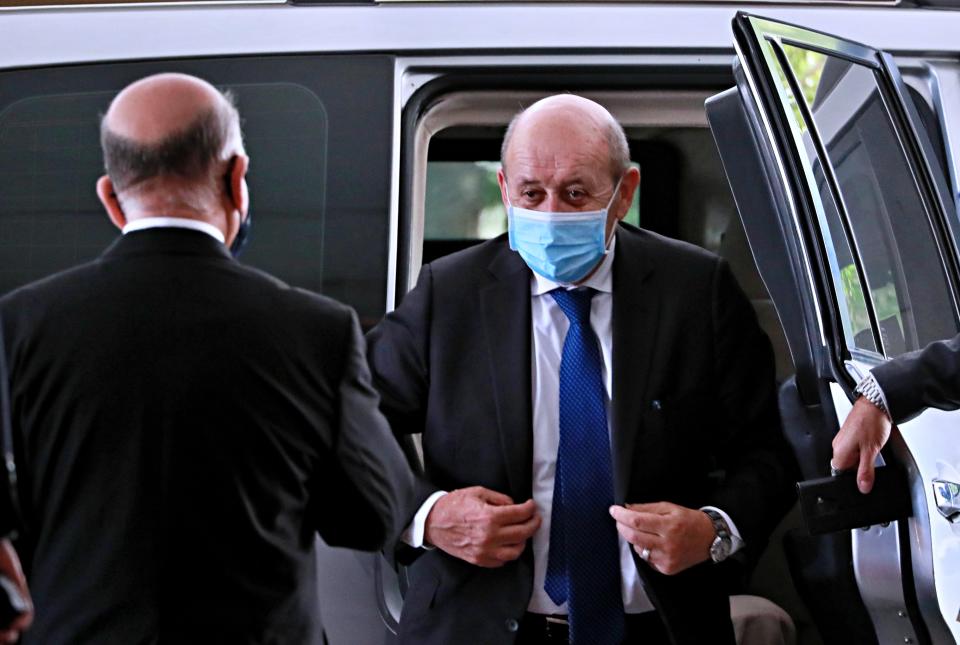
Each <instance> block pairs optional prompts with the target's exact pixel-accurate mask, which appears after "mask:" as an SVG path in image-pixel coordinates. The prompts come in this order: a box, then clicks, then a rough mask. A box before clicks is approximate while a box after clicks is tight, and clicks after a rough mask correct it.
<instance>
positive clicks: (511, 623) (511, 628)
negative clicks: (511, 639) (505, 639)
mask: <svg viewBox="0 0 960 645" xmlns="http://www.w3.org/2000/svg"><path fill="white" fill-rule="evenodd" d="M518 629H520V623H518V622H517V621H516V619H515V618H508V619H507V631H508V632H515V631H517V630H518Z"/></svg>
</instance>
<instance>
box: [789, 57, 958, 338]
mask: <svg viewBox="0 0 960 645" xmlns="http://www.w3.org/2000/svg"><path fill="white" fill-rule="evenodd" d="M783 49H784V52H785V53H786V57H787V59H788V60H789V62H790V65H791V68H792V71H793V73H794V75H795V76H796V78H797V81H798V83H799V86H800V89H801V91H802V93H803V96H802V99H801V100H803V101H804V102H805V104H806V107H807V108H808V109H809V111H810V113H811V114H812V116H813V121H814V125H815V126H816V131H817V134H818V135H819V137H820V140H821V141H822V142H823V144H824V146H825V148H826V152H827V157H828V158H827V160H826V162H827V163H829V164H830V167H831V169H832V171H833V174H834V176H835V177H836V181H837V184H838V186H839V191H840V193H839V199H840V200H841V202H840V203H839V204H838V203H836V202H835V201H834V200H835V196H834V194H833V193H832V191H831V189H830V187H829V184H828V182H827V181H826V178H825V175H824V171H823V168H822V167H821V166H820V164H821V163H823V161H824V160H821V159H819V157H818V156H817V154H816V151H815V149H814V147H813V146H812V144H811V142H810V137H809V133H806V135H807V136H805V137H804V140H805V142H806V143H807V144H808V145H807V152H808V155H809V158H810V161H811V166H812V168H813V171H814V175H815V178H816V182H817V184H818V186H819V187H820V189H821V190H820V196H821V200H822V205H823V212H822V216H823V217H824V218H825V221H821V227H822V228H823V229H824V234H825V238H826V239H827V240H829V241H828V246H829V247H830V248H828V255H830V256H831V264H832V265H833V266H832V267H831V268H832V270H833V273H834V276H833V277H834V283H835V288H836V290H837V292H838V293H840V294H842V295H843V297H842V299H841V300H842V302H840V305H841V307H840V309H841V313H842V317H843V318H844V321H843V322H844V331H845V334H846V336H847V344H848V346H849V347H850V348H851V349H861V350H867V351H876V352H879V353H882V354H884V355H886V356H888V357H893V356H897V355H899V354H902V353H904V352H907V351H912V350H914V349H919V348H921V347H923V346H925V345H926V344H928V343H929V342H931V341H934V340H938V339H942V338H948V337H951V336H953V335H955V334H956V332H957V320H956V317H955V313H954V303H953V295H952V291H951V287H950V284H949V282H948V280H947V276H946V273H945V270H944V266H943V262H942V260H941V257H940V253H939V250H938V245H937V241H936V238H935V236H934V233H933V229H932V226H931V222H930V218H929V216H928V212H927V207H926V204H925V203H924V201H923V197H922V194H921V192H920V190H919V188H918V186H917V185H916V183H915V181H914V178H913V170H912V168H911V165H910V163H909V161H908V159H907V157H906V154H905V153H904V151H903V149H902V147H901V145H900V142H899V139H898V136H897V132H896V130H895V128H894V125H893V122H892V120H891V117H890V115H889V113H888V111H887V107H886V105H885V103H884V100H883V96H882V94H881V92H880V88H879V87H878V84H877V79H876V76H875V74H874V72H873V71H872V70H870V69H869V68H867V67H865V66H862V65H859V64H856V63H852V62H849V61H846V60H843V59H841V58H838V57H834V56H830V55H826V54H822V53H819V52H814V51H810V50H806V49H802V48H800V47H794V46H791V45H784V47H783ZM791 96H792V94H791ZM794 101H796V99H794ZM793 107H794V109H795V111H796V113H797V116H798V122H800V123H803V119H802V118H801V117H800V116H799V112H800V110H799V106H797V105H794V106H793ZM841 213H845V217H843V216H842V215H841ZM867 298H869V304H870V306H871V307H872V309H873V312H874V313H875V317H876V320H875V321H871V319H870V317H869V309H868V307H867ZM877 338H879V345H880V346H879V347H878V346H877V342H876V339H877Z"/></svg>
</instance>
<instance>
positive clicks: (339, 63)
mask: <svg viewBox="0 0 960 645" xmlns="http://www.w3.org/2000/svg"><path fill="white" fill-rule="evenodd" d="M159 71H184V72H187V73H191V74H195V75H197V76H200V77H202V78H205V79H207V80H209V81H210V82H212V83H214V84H215V85H217V86H219V87H221V88H222V89H230V90H231V91H233V93H234V94H235V95H236V97H237V103H238V107H239V109H240V114H241V118H242V120H243V130H244V137H245V145H246V148H247V153H248V154H249V155H250V158H251V166H250V174H249V176H248V183H249V186H250V200H251V204H250V209H251V210H250V212H251V215H252V217H253V227H252V231H251V240H250V243H249V244H248V246H247V248H246V250H245V251H244V254H243V256H242V258H241V260H242V261H243V262H244V263H247V264H251V265H253V266H256V267H258V268H261V269H263V270H265V271H268V272H270V273H272V274H274V275H276V276H278V277H279V278H281V279H282V280H284V281H286V282H288V283H290V284H292V285H295V286H299V287H303V288H306V289H310V290H312V291H318V292H322V293H325V294H327V295H330V296H332V297H334V298H337V299H339V300H342V301H345V302H347V303H348V304H351V305H352V306H354V307H355V308H356V309H357V310H358V312H359V313H360V316H361V319H362V320H363V322H364V323H365V324H367V325H370V324H372V323H374V322H376V320H377V319H379V317H380V316H381V315H382V314H383V311H384V306H385V302H386V278H387V244H388V239H387V235H388V230H389V223H388V222H389V192H390V190H389V182H390V157H391V155H390V146H391V141H392V118H391V111H392V104H391V98H390V97H391V96H392V84H393V80H392V78H393V77H392V74H393V68H392V61H391V60H390V58H389V57H384V56H351V57H346V56H331V57H322V58H321V57H317V58H308V57H276V58H272V59H231V60H223V61H202V62H191V61H178V62H174V63H164V64H162V65H161V64H156V63H144V64H115V65H98V66H84V67H77V68H73V69H70V70H66V69H61V70H55V69H50V70H29V71H18V72H9V73H5V74H2V75H0V88H2V89H0V293H5V292H7V291H9V290H11V289H13V288H15V287H17V286H20V285H22V284H25V283H27V282H30V281H32V280H35V279H37V278H40V277H43V276H45V275H48V274H49V273H52V272H54V271H58V270H61V269H64V268H66V267H69V266H72V265H74V264H77V263H79V262H83V261H86V260H89V259H92V258H94V257H96V256H97V255H98V254H99V253H100V252H101V251H102V250H103V249H104V248H105V247H106V246H108V245H109V244H110V242H111V241H112V240H113V239H115V238H116V236H117V235H118V232H117V231H116V230H115V229H114V228H113V227H112V225H111V224H110V223H109V222H108V221H107V219H106V216H105V214H104V212H103V209H102V207H101V206H100V204H99V202H98V201H97V198H96V194H95V192H94V183H95V181H96V179H97V177H98V176H100V175H101V174H102V173H103V163H102V159H101V154H100V147H99V117H100V115H101V114H102V113H103V112H104V111H105V110H106V108H107V105H108V104H109V102H110V100H111V99H112V97H113V96H114V95H115V94H116V92H117V91H118V90H119V89H121V88H122V87H123V86H124V85H126V84H127V83H129V82H130V81H132V80H134V79H136V78H140V77H142V76H146V75H148V74H152V73H156V72H159ZM357 101H360V102H362V104H363V105H364V106H365V107H364V109H363V110H356V109H355V108H356V104H357V103H356V102H357Z"/></svg>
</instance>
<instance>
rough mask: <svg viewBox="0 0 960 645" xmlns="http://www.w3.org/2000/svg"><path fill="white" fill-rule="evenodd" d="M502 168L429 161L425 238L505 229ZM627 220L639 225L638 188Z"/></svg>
mask: <svg viewBox="0 0 960 645" xmlns="http://www.w3.org/2000/svg"><path fill="white" fill-rule="evenodd" d="M634 165H636V164H634ZM499 168H500V163H499V162H496V161H431V162H429V163H428V164H427V194H426V201H425V204H424V232H423V236H424V239H427V240H473V239H476V240H487V239H490V238H492V237H496V236H497V235H500V234H501V233H504V232H506V230H507V214H506V212H505V210H504V208H503V203H502V202H501V201H500V187H499V186H498V185H497V170H498V169H499ZM642 184H643V180H642V179H641V186H642ZM626 221H627V222H629V223H630V224H633V225H635V226H639V225H640V190H639V189H638V190H637V192H636V193H635V194H634V196H633V204H631V206H630V210H629V211H628V212H627V217H626Z"/></svg>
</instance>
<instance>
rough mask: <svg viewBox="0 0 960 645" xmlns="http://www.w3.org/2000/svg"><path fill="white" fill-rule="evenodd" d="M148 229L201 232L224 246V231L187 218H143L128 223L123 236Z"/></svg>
mask: <svg viewBox="0 0 960 645" xmlns="http://www.w3.org/2000/svg"><path fill="white" fill-rule="evenodd" d="M148 228H188V229H190V230H191V231H200V232H201V233H206V234H207V235H209V236H210V237H212V238H213V239H215V240H217V241H218V242H220V244H224V242H225V241H224V237H223V231H221V230H220V229H218V228H217V227H216V226H214V225H213V224H207V223H206V222H201V221H199V220H195V219H187V218H185V217H142V218H140V219H135V220H133V221H132V222H127V224H126V226H124V227H123V234H124V235H126V234H127V233H133V232H134V231H143V230H146V229H148Z"/></svg>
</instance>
